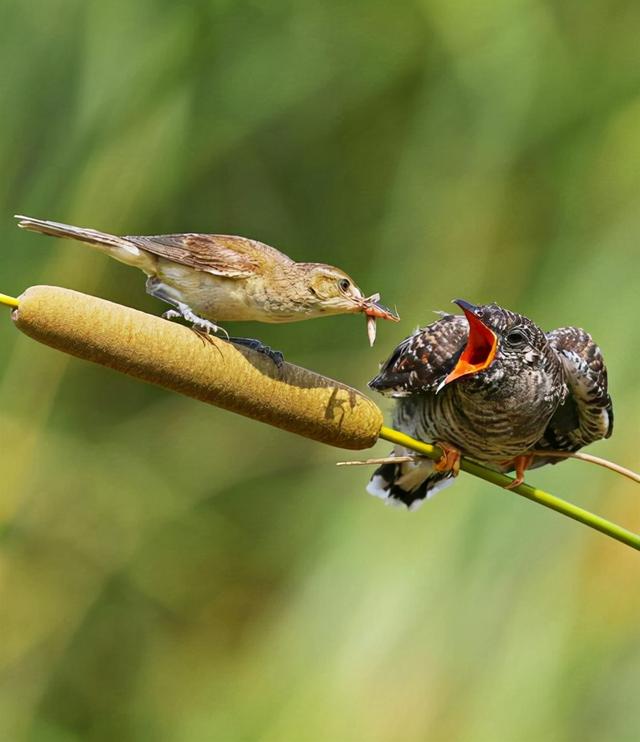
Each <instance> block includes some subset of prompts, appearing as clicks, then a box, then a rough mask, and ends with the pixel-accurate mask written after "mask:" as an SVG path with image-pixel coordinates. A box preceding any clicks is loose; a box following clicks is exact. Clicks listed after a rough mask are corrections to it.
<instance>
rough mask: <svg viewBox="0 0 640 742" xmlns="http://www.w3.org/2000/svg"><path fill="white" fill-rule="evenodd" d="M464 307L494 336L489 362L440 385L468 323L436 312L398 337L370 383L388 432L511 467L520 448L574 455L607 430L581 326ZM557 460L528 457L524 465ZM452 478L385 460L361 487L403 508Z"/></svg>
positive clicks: (598, 380) (595, 355) (606, 412)
mask: <svg viewBox="0 0 640 742" xmlns="http://www.w3.org/2000/svg"><path fill="white" fill-rule="evenodd" d="M469 306H471V305H469ZM474 310H475V314H476V316H477V317H478V318H480V319H481V320H482V322H483V323H484V324H486V326H487V327H489V328H491V330H492V331H493V332H494V333H495V336H496V337H497V349H496V353H495V358H494V359H493V360H492V361H491V363H490V364H489V365H488V366H487V367H486V368H484V369H483V370H481V371H479V372H477V373H472V374H469V375H466V376H464V377H463V378H458V379H455V380H453V381H452V382H451V383H445V380H446V379H447V378H448V375H449V374H451V372H452V369H454V367H456V365H457V364H458V361H459V359H460V357H461V355H462V353H463V351H465V347H466V346H467V340H468V337H469V322H468V321H467V318H466V317H464V316H460V315H451V314H443V315H442V316H441V318H440V319H439V320H437V321H436V322H434V323H432V324H430V325H428V326H427V327H424V328H422V329H419V330H417V331H416V332H415V333H414V334H413V335H411V336H410V337H408V338H407V339H406V340H404V341H403V342H402V343H400V345H399V346H398V347H397V348H396V349H395V351H394V352H393V353H392V355H391V357H390V358H389V359H388V360H387V361H386V363H384V364H383V366H382V368H381V369H380V372H379V374H378V375H377V376H376V377H375V378H374V379H373V380H372V381H371V382H370V386H371V387H372V388H373V389H375V390H377V391H379V392H381V393H382V394H385V395H387V396H391V397H394V398H397V404H396V408H395V412H394V420H393V422H394V425H395V427H396V428H398V429H399V430H401V431H403V432H405V433H407V434H408V435H411V436H413V437H415V438H418V439H419V440H424V441H430V442H442V443H446V444H448V445H451V446H454V447H455V448H457V449H459V450H460V451H461V453H462V454H463V455H466V456H468V457H470V458H473V459H475V460H477V461H480V462H482V463H486V464H488V465H490V466H493V467H494V468H496V469H500V470H502V471H510V470H512V469H513V463H512V462H513V460H514V459H515V457H517V456H521V455H524V454H526V452H527V451H528V450H533V449H545V448H547V449H555V450H567V451H575V450H577V449H579V448H581V447H582V446H585V445H587V444H588V443H591V442H593V441H595V440H598V439H599V438H603V437H608V436H609V435H610V434H611V428H612V422H613V412H612V407H611V400H610V398H609V395H608V392H607V374H606V369H605V367H604V363H603V360H602V355H601V353H600V350H599V348H598V347H597V346H596V345H595V343H594V342H593V340H592V339H591V337H590V336H589V335H588V334H587V333H586V332H585V331H584V330H580V329H578V328H573V327H568V328H562V329H559V330H554V331H553V332H550V333H547V334H545V333H544V332H543V331H542V330H541V329H540V328H539V327H538V326H537V325H535V324H534V323H533V322H532V321H531V320H529V319H528V318H526V317H524V316H522V315H520V314H517V313H515V312H511V311H509V310H507V309H503V308H502V307H499V306H497V305H495V304H490V305H485V306H481V307H475V308H474ZM472 319H473V318H472ZM405 453H407V452H406V451H405V450H404V449H401V448H397V449H395V451H394V454H395V455H403V454H405ZM560 460H561V459H557V458H556V459H552V458H549V459H544V458H540V459H534V463H533V465H532V466H533V467H536V466H542V465H543V464H545V463H556V462H558V461H560ZM452 481H453V480H452V475H451V474H450V473H448V472H444V473H443V472H436V471H434V465H433V462H431V461H428V460H419V461H418V462H416V463H402V464H393V463H389V464H385V465H383V466H381V467H380V468H379V469H378V470H377V471H376V472H375V473H374V476H373V477H372V480H371V482H370V484H369V487H368V490H369V491H370V492H371V493H372V494H376V495H378V496H381V497H383V498H385V499H390V500H391V501H396V502H401V503H404V504H405V505H407V506H412V505H415V504H419V503H420V502H421V501H422V500H423V499H424V498H425V497H428V496H430V495H431V494H433V493H434V492H435V491H437V490H438V489H441V488H442V487H443V486H446V485H447V484H450V483H451V482H452Z"/></svg>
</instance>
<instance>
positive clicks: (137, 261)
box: [16, 215, 155, 274]
mask: <svg viewBox="0 0 640 742" xmlns="http://www.w3.org/2000/svg"><path fill="white" fill-rule="evenodd" d="M16 219H18V226H19V227H20V228H21V229H28V230H30V231H31V232H40V233H41V234H47V235H51V236H52V237H70V238H71V239H74V240H79V241H80V242H86V243H87V244H89V245H92V246H94V247H96V248H98V249H99V250H101V251H102V252H104V253H106V254H107V255H110V256H111V257H112V258H115V259H116V260H119V261H120V262H121V263H126V264H127V265H132V266H134V267H135V268H140V269H141V270H143V271H145V273H150V274H152V273H153V272H154V263H155V258H154V257H153V256H152V255H150V254H149V253H148V252H146V251H144V250H141V249H140V248H138V247H137V246H136V245H134V244H133V242H130V241H129V240H127V239H125V238H124V237H118V236H116V235H114V234H107V233H106V232H98V230H96V229H86V228H85V227H74V226H72V225H70V224H61V223H60V222H49V221H45V220H44V219H33V218H32V217H30V216H19V215H16Z"/></svg>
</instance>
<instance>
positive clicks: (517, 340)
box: [507, 330, 527, 347]
mask: <svg viewBox="0 0 640 742" xmlns="http://www.w3.org/2000/svg"><path fill="white" fill-rule="evenodd" d="M507 342H508V343H509V345H513V346H514V347H518V346H519V345H524V344H525V343H526V342H527V336H526V335H525V334H524V332H522V331H521V330H511V332H510V333H509V334H508V335H507Z"/></svg>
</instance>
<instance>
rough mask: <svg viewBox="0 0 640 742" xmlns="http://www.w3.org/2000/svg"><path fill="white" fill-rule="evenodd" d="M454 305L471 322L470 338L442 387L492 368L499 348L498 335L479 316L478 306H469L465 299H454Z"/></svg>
mask: <svg viewBox="0 0 640 742" xmlns="http://www.w3.org/2000/svg"><path fill="white" fill-rule="evenodd" d="M453 303H454V304H457V305H458V306H459V307H460V309H462V311H463V312H464V314H465V317H466V318H467V321H468V322H469V337H468V338H467V344H466V346H465V349H464V350H463V351H462V355H461V356H460V358H459V359H458V362H457V363H456V365H455V366H454V367H453V370H452V371H451V373H449V375H448V376H447V377H446V378H445V380H444V381H443V383H442V386H445V385H446V384H449V383H451V382H452V381H455V379H459V378H460V377H461V376H468V375H469V374H476V373H478V371H482V370H484V369H485V368H487V367H488V366H490V365H491V362H492V361H493V359H494V358H495V355H496V349H497V347H498V337H497V335H496V334H495V332H494V331H493V330H491V329H489V328H488V327H487V326H486V325H485V324H484V322H483V321H482V320H481V319H480V318H479V317H478V316H477V314H476V312H477V311H478V308H477V307H476V306H474V305H473V304H469V302H468V301H464V299H454V301H453Z"/></svg>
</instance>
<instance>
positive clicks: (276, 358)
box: [229, 337, 284, 368]
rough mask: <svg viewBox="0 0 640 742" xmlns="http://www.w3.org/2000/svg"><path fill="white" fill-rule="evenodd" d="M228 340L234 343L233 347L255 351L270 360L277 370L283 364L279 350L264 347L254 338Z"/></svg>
mask: <svg viewBox="0 0 640 742" xmlns="http://www.w3.org/2000/svg"><path fill="white" fill-rule="evenodd" d="M229 340H230V341H231V342H232V343H234V344H235V345H242V346H244V347H245V348H251V350H255V351H256V352H258V353H262V354H263V355H265V356H267V357H268V358H270V359H271V360H272V361H273V362H274V363H275V364H276V366H277V367H278V368H280V367H281V366H282V364H283V363H284V356H283V355H282V353H281V352H280V351H279V350H272V349H271V348H270V347H269V346H268V345H265V344H264V343H263V342H262V341H261V340H256V339H255V338H236V337H231V338H229Z"/></svg>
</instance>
